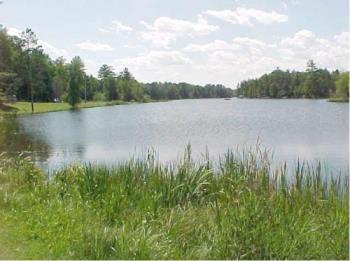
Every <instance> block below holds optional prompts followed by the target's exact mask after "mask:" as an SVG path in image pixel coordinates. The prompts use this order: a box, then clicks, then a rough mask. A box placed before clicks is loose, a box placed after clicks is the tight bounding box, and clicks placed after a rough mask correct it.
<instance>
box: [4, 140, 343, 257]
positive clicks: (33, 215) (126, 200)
mask: <svg viewBox="0 0 350 261" xmlns="http://www.w3.org/2000/svg"><path fill="white" fill-rule="evenodd" d="M286 171H287V168H286V166H282V167H281V168H280V169H276V170H272V169H271V165H270V158H269V155H268V153H266V152H265V151H260V150H259V149H257V150H254V151H244V152H241V153H239V152H238V151H228V152H227V153H226V154H225V155H224V157H222V158H221V159H220V160H219V161H218V162H212V161H211V160H210V159H209V156H208V155H207V154H206V157H205V158H204V159H203V160H202V161H193V160H192V158H191V151H190V147H188V148H187V149H186V152H185V155H184V158H183V159H182V160H181V161H179V162H176V163H172V164H168V165H162V164H160V163H159V162H158V161H157V160H156V159H155V157H154V155H153V154H149V155H148V156H147V157H145V159H142V160H138V159H131V160H130V161H128V162H124V163H120V164H118V165H116V166H115V167H113V168H107V167H104V166H95V165H91V164H87V165H75V166H70V167H67V168H64V169H62V170H60V171H58V172H57V173H56V174H55V175H54V176H53V177H52V178H48V177H47V176H46V175H45V174H44V173H43V172H41V171H40V170H38V169H37V168H36V167H35V166H34V165H33V164H32V163H31V162H30V161H29V160H28V159H24V158H21V157H17V158H15V159H13V158H11V159H8V158H6V157H2V160H1V161H0V207H1V208H0V209H1V212H0V221H1V224H0V231H2V230H3V231H7V233H6V236H7V237H8V240H4V238H2V239H1V237H3V236H2V235H1V233H0V243H1V242H6V243H5V247H6V248H7V249H10V250H11V252H12V253H13V256H12V257H11V258H24V259H28V258H36V259H40V258H45V259H51V258H59V259H65V258H70V259H74V258H76V259H348V258H349V199H348V196H349V191H348V189H349V186H348V181H347V180H346V179H343V180H342V179H341V178H335V177H334V178H332V179H329V180H326V179H323V178H322V173H321V168H320V167H316V168H308V167H307V166H306V165H299V166H297V168H296V170H295V173H294V174H293V176H291V177H287V174H286ZM11 238H12V239H11ZM7 252H9V251H7ZM5 253H6V251H5ZM0 257H2V258H9V257H8V256H1V247H0Z"/></svg>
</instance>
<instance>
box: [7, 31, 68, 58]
mask: <svg viewBox="0 0 350 261" xmlns="http://www.w3.org/2000/svg"><path fill="white" fill-rule="evenodd" d="M7 33H8V34H9V35H12V36H17V37H20V36H21V33H22V31H21V30H20V29H17V28H14V27H9V28H7ZM38 45H40V46H41V47H42V48H43V50H44V51H45V52H46V53H47V54H49V55H50V57H52V58H58V57H60V56H67V55H68V52H67V50H65V49H60V48H57V47H55V46H53V45H52V44H49V43H48V42H46V41H44V40H41V39H39V40H38Z"/></svg>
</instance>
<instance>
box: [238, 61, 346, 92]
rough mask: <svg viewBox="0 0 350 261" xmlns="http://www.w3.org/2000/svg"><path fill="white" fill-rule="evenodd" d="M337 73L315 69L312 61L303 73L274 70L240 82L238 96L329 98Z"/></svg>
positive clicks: (333, 88) (333, 89)
mask: <svg viewBox="0 0 350 261" xmlns="http://www.w3.org/2000/svg"><path fill="white" fill-rule="evenodd" d="M338 74H339V72H338V71H334V72H333V73H330V72H329V71H328V70H327V69H317V68H316V65H315V63H314V61H312V60H310V61H308V63H307V68H306V71H305V72H296V71H292V72H290V71H289V70H287V71H282V70H280V69H276V70H274V71H273V72H271V73H270V74H264V75H263V76H261V77H260V78H258V79H252V80H246V81H242V82H241V83H240V84H239V86H238V90H237V95H238V96H243V97H249V98H267V97H270V98H329V97H330V96H331V95H332V94H333V93H334V91H335V80H336V79H337V77H338Z"/></svg>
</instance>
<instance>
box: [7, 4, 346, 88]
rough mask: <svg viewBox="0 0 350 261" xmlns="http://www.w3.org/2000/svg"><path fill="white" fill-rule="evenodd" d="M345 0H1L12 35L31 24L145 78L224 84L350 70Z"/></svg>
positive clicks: (70, 47)
mask: <svg viewBox="0 0 350 261" xmlns="http://www.w3.org/2000/svg"><path fill="white" fill-rule="evenodd" d="M348 12H349V6H348V1H347V0H336V1H334V0H333V1H331V0H318V1H316V0H304V1H303V0H284V1H277V0H276V1H274V0H269V1H267V0H265V1H264V0H260V1H258V0H251V1H250V0H248V1H242V0H236V1H234V0H230V1H229V0H215V1H209V0H177V1H165V0H143V1H140V0H139V1H136V0H130V1H125V0H124V1H119V0H118V1H117V0H116V1H108V0H102V1H91V0H89V1H88V0H75V1H68V0H60V1H58V0H55V1H54V0H46V1H44V0H31V1H29V0H28V1H25V0H21V1H20V0H4V3H3V4H2V5H0V24H3V25H4V26H5V27H6V28H7V29H8V32H9V33H10V34H14V35H15V34H18V32H20V31H21V30H23V29H25V28H27V27H28V28H32V29H33V30H34V32H35V33H36V34H37V36H38V38H39V39H40V44H41V45H42V46H43V48H44V49H45V51H46V52H47V53H49V54H50V55H51V56H52V57H53V58H55V57H58V56H64V57H65V58H66V59H67V60H68V61H69V60H70V59H71V58H72V57H73V56H75V55H79V56H81V57H82V58H83V60H84V62H85V66H86V70H87V72H88V73H92V74H96V72H97V70H98V68H99V66H100V65H102V64H109V65H112V66H113V67H114V68H115V70H116V71H120V70H121V69H122V68H123V67H128V68H129V70H130V71H131V72H132V73H133V74H134V75H135V77H136V78H137V79H138V80H140V81H144V82H150V81H174V82H180V81H187V82H190V83H198V84H205V83H223V84H225V85H226V86H228V87H235V86H236V84H237V83H238V82H239V81H241V80H243V79H247V78H252V77H257V76H260V75H261V74H263V73H266V72H270V71H271V70H273V69H274V68H276V67H277V66H278V67H280V68H282V69H296V70H303V69H304V68H305V64H306V61H307V60H308V59H314V60H315V62H316V64H317V65H318V66H319V67H322V68H323V67H327V68H330V69H335V68H338V69H341V70H348V67H349V64H348V55H349V32H348V31H349V16H348Z"/></svg>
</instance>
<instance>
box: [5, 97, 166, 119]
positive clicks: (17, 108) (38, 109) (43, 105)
mask: <svg viewBox="0 0 350 261" xmlns="http://www.w3.org/2000/svg"><path fill="white" fill-rule="evenodd" d="M167 101H169V100H150V101H147V102H136V101H130V102H127V101H121V100H116V101H96V102H95V101H88V102H86V103H85V102H81V103H79V104H78V106H77V107H76V108H73V107H71V106H70V105H69V104H68V103H66V102H61V103H54V102H36V103H34V113H32V112H31V103H30V102H16V103H12V104H9V103H4V104H3V105H0V116H4V115H30V114H40V113H47V112H57V111H69V110H79V109H89V108H97V107H108V106H117V105H131V104H142V103H153V102H167Z"/></svg>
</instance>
